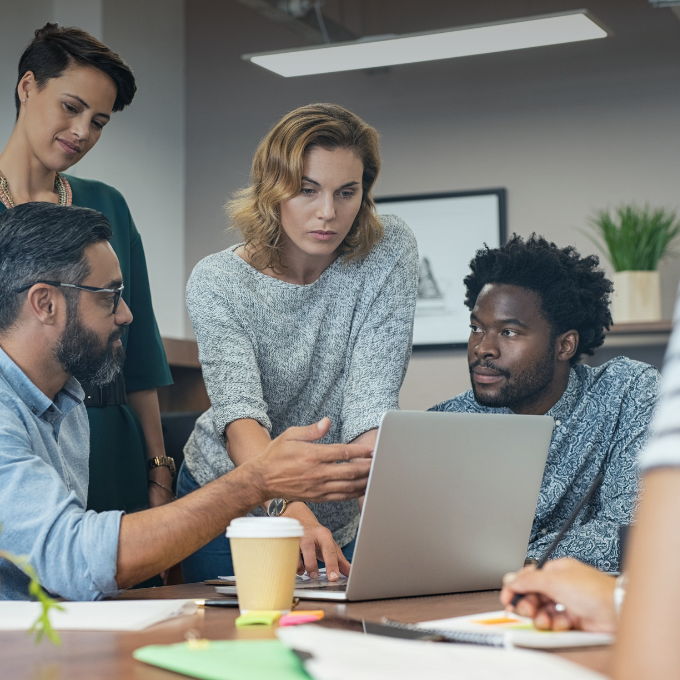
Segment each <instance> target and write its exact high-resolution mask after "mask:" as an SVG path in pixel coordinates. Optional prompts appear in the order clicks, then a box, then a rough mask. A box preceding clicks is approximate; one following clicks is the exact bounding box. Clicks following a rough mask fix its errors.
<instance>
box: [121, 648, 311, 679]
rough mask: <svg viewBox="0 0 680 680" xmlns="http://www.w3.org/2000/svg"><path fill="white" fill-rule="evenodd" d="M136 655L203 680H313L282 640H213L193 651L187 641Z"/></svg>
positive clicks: (141, 650) (148, 661)
mask: <svg viewBox="0 0 680 680" xmlns="http://www.w3.org/2000/svg"><path fill="white" fill-rule="evenodd" d="M132 656H133V657H134V658H135V659H137V660H138V661H143V662H144V663H148V664H151V665H152V666H160V667H161V668H165V669H167V670H170V671H175V673H183V674H184V675H189V676H191V677H194V678H202V680H272V679H273V678H275V679H276V680H311V678H310V676H309V675H307V673H306V672H305V670H304V668H303V667H302V662H301V661H300V659H298V657H297V656H296V655H295V654H293V652H291V651H290V649H288V648H287V647H285V646H284V645H283V644H281V643H280V642H279V641H278V640H228V641H222V640H220V641H217V642H213V641H211V642H210V645H209V646H208V647H207V648H205V649H190V648H189V647H188V645H187V643H186V642H181V643H180V644H176V645H149V646H148V647H140V649H137V650H136V651H134V652H133V653H132Z"/></svg>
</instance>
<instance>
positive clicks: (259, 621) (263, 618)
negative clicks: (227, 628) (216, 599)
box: [236, 609, 281, 628]
mask: <svg viewBox="0 0 680 680" xmlns="http://www.w3.org/2000/svg"><path fill="white" fill-rule="evenodd" d="M280 618H281V612H280V611H270V610H264V609H262V610H256V609H254V610H253V611H250V612H248V613H247V614H241V616H239V617H238V618H237V619H236V625H237V627H239V628H240V627H241V626H258V625H259V626H273V625H274V624H275V623H276V622H277V621H278V620H279V619H280Z"/></svg>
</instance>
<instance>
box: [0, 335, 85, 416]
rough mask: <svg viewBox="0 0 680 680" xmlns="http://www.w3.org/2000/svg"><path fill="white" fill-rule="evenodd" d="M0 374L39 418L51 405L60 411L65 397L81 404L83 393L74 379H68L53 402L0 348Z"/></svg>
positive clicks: (62, 409)
mask: <svg viewBox="0 0 680 680" xmlns="http://www.w3.org/2000/svg"><path fill="white" fill-rule="evenodd" d="M0 373H2V375H3V376H4V377H5V380H6V381H7V382H8V383H9V386H10V387H11V388H12V389H13V390H14V391H15V392H16V393H17V395H18V396H19V398H20V399H21V400H22V401H23V402H24V403H25V404H26V406H28V408H29V409H30V410H31V413H33V414H34V415H36V416H38V417H40V416H42V415H43V414H44V413H45V411H47V410H48V409H49V408H50V407H52V405H53V404H54V405H56V406H57V407H58V408H59V407H61V408H60V410H61V411H64V408H63V399H64V397H67V398H69V399H71V400H72V401H73V402H75V404H74V405H77V404H80V403H82V401H83V399H84V397H85V392H84V391H83V388H82V387H81V386H80V383H79V382H78V381H77V380H76V379H75V378H69V379H68V380H67V381H66V383H65V384H64V386H63V387H62V388H61V390H59V392H57V394H56V396H55V400H54V402H52V400H51V399H49V397H47V396H46V395H45V394H44V393H43V392H41V391H40V390H39V389H38V388H37V387H36V386H35V385H34V384H33V383H32V382H31V381H30V380H29V379H28V377H27V376H26V374H25V373H24V372H23V371H22V370H21V369H20V368H19V367H18V366H17V365H16V364H15V363H14V362H13V361H12V359H10V358H9V356H8V355H7V353H6V352H5V351H4V350H3V349H2V347H0Z"/></svg>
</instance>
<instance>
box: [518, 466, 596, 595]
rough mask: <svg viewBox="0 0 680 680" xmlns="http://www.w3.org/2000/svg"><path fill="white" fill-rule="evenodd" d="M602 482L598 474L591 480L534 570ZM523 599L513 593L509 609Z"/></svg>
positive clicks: (538, 567)
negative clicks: (583, 494)
mask: <svg viewBox="0 0 680 680" xmlns="http://www.w3.org/2000/svg"><path fill="white" fill-rule="evenodd" d="M603 480H604V475H603V474H602V473H600V474H599V475H598V476H597V477H595V479H594V480H593V482H592V484H591V485H590V487H589V488H588V491H587V492H586V494H585V496H584V497H583V498H582V499H581V501H580V502H579V504H578V505H577V506H576V507H575V508H574V510H573V512H572V513H571V515H570V516H569V519H567V521H566V522H565V523H564V526H563V527H562V528H561V529H560V531H559V532H558V533H557V536H555V538H554V539H553V541H552V543H551V544H550V545H549V546H548V549H547V550H546V551H545V553H543V556H542V557H541V559H540V560H539V561H538V564H537V565H536V569H542V568H543V565H544V564H545V563H546V562H547V561H548V560H549V559H550V556H551V555H552V554H553V552H555V548H557V546H558V545H559V543H560V541H561V540H562V539H563V538H564V535H565V534H566V533H567V531H569V529H570V528H571V527H572V525H573V524H574V522H575V521H576V518H577V517H578V516H579V514H580V513H581V510H583V508H584V507H585V505H586V503H588V501H589V500H590V499H591V497H592V496H593V494H594V493H595V491H596V490H597V489H598V488H599V487H600V485H601V484H602V482H603ZM523 597H524V595H523V594H522V593H515V596H514V597H513V598H512V601H511V602H510V605H509V606H510V607H513V608H514V607H516V606H517V604H518V603H519V601H520V600H521V599H522V598H523Z"/></svg>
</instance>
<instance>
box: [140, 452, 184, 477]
mask: <svg viewBox="0 0 680 680" xmlns="http://www.w3.org/2000/svg"><path fill="white" fill-rule="evenodd" d="M157 467H167V468H169V470H170V474H171V475H172V478H173V479H174V478H175V476H176V474H177V470H176V468H175V459H174V458H170V456H156V457H155V458H151V460H149V462H148V463H147V469H148V470H153V469H154V468H157Z"/></svg>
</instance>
